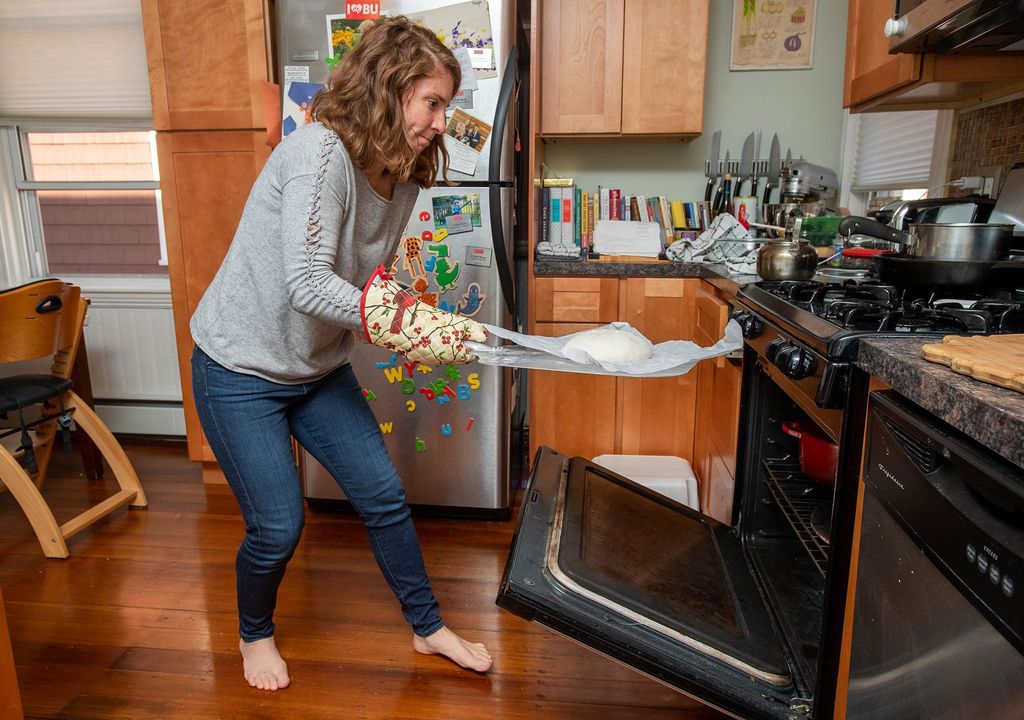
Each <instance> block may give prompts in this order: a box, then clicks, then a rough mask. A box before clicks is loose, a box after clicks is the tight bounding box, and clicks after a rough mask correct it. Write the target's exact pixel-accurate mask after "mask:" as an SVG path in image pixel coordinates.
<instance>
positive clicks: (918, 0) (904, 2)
mask: <svg viewBox="0 0 1024 720" xmlns="http://www.w3.org/2000/svg"><path fill="white" fill-rule="evenodd" d="M926 1H927V0H896V17H903V16H904V15H906V14H907V13H908V12H910V11H911V10H913V9H914V8H916V7H919V6H921V5H924V4H925V2H926Z"/></svg>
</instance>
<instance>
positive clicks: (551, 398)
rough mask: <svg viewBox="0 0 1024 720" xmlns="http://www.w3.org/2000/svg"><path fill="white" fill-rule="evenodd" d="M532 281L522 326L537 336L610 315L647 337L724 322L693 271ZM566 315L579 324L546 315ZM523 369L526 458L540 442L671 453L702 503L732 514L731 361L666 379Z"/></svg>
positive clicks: (697, 332)
mask: <svg viewBox="0 0 1024 720" xmlns="http://www.w3.org/2000/svg"><path fill="white" fill-rule="evenodd" d="M534 283H535V286H536V289H535V292H536V295H535V297H536V298H537V300H536V302H535V305H534V307H533V309H532V311H531V317H532V319H533V322H532V324H531V328H532V330H531V332H532V333H534V334H537V335H547V336H554V337H557V336H561V335H567V334H569V333H573V332H579V331H581V330H587V329H590V328H593V327H597V326H599V325H602V324H606V323H608V322H612V321H614V320H620V321H624V322H628V323H629V324H630V325H632V326H633V327H635V328H636V329H637V330H639V331H640V332H642V333H644V335H646V336H647V337H648V338H649V339H650V340H651V341H652V342H655V343H658V342H664V341H665V340H687V339H692V340H693V341H694V342H696V343H697V344H698V345H701V346H704V347H707V346H708V345H713V344H714V343H716V342H717V341H718V340H719V339H720V338H721V337H722V335H723V334H724V332H725V326H726V324H727V323H728V321H729V311H730V306H729V303H728V299H727V298H726V297H724V296H723V293H722V292H721V291H719V290H717V289H716V288H715V287H714V286H712V285H711V284H710V283H707V282H704V281H702V280H700V279H697V278H623V279H618V278H552V277H538V278H534ZM598 295H600V297H598ZM612 298H617V299H618V311H617V313H616V314H615V315H614V316H610V317H609V316H608V312H609V308H610V307H611V306H612V303H611V299H612ZM567 317H575V318H577V319H582V318H584V317H585V318H587V322H576V323H569V322H565V321H562V322H550V319H551V318H567ZM542 318H544V320H543V321H542ZM529 377H530V379H529V387H530V457H531V458H532V457H533V455H534V454H535V453H536V451H537V447H539V446H541V445H545V446H548V447H551V448H554V449H555V450H558V451H559V452H562V453H564V454H567V455H580V456H582V457H586V458H593V457H595V456H597V455H601V454H604V453H617V454H624V455H676V456H678V457H681V458H684V459H685V460H687V461H688V462H690V464H691V466H692V467H693V470H694V473H695V474H696V475H697V480H698V486H699V492H700V500H701V509H702V511H703V512H704V513H705V514H706V515H710V516H711V517H713V518H715V519H717V520H720V521H722V522H725V523H731V522H732V509H733V494H734V491H735V485H736V482H735V477H736V443H737V436H738V432H739V413H740V382H741V379H742V362H741V361H740V360H739V359H729V358H724V357H723V358H717V359H714V360H705V361H704V362H702V363H700V364H698V365H697V367H695V368H694V369H693V370H691V371H690V372H689V373H687V374H685V375H680V376H677V377H671V378H646V379H631V378H623V377H609V376H603V375H585V374H572V373H555V372H542V371H537V370H531V371H530V376H529Z"/></svg>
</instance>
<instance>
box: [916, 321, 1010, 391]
mask: <svg viewBox="0 0 1024 720" xmlns="http://www.w3.org/2000/svg"><path fill="white" fill-rule="evenodd" d="M921 354H922V355H923V356H924V359H925V360H928V361H930V362H934V363H941V364H943V365H949V367H951V368H952V369H953V371H954V372H958V373H960V374H961V375H969V376H971V377H972V378H974V379H976V380H981V381H983V382H987V383H991V384H993V385H999V386H1001V387H1005V388H1010V389H1011V390H1017V391H1018V392H1024V335H970V336H967V337H963V336H958V335H949V336H947V337H944V338H943V339H942V342H941V343H929V344H927V345H922V346H921Z"/></svg>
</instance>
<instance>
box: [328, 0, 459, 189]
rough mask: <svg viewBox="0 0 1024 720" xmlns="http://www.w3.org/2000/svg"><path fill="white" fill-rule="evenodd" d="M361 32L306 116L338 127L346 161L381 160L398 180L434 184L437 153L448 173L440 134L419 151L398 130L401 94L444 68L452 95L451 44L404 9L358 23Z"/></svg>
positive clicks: (455, 70)
mask: <svg viewBox="0 0 1024 720" xmlns="http://www.w3.org/2000/svg"><path fill="white" fill-rule="evenodd" d="M360 30H362V35H363V36H362V39H361V40H360V41H359V44H358V45H357V46H356V48H355V50H352V51H351V52H348V53H346V54H345V55H344V56H342V58H341V60H340V61H339V62H338V63H337V64H336V65H335V67H334V69H333V70H332V71H331V74H330V76H329V77H328V78H327V87H326V88H325V89H324V90H323V91H321V92H320V94H318V95H317V96H316V98H315V99H314V100H313V117H314V118H315V119H316V120H318V121H320V122H321V123H323V124H324V125H326V126H327V127H329V128H330V129H331V130H333V131H334V132H336V133H337V134H338V137H340V138H341V141H342V142H343V143H344V144H345V149H346V150H348V154H349V156H350V157H351V158H352V162H353V163H355V164H356V165H357V166H359V167H361V168H363V169H366V168H369V167H372V166H373V165H375V164H377V163H383V164H384V167H385V168H387V170H388V172H390V173H391V174H392V175H393V176H394V177H395V179H396V180H397V181H398V182H415V183H416V184H418V185H419V186H420V187H421V188H428V187H431V186H432V185H433V184H434V178H435V177H436V176H437V168H438V164H439V163H438V158H439V157H440V163H441V166H442V167H443V169H444V175H445V176H447V173H448V152H447V151H446V150H445V147H444V141H443V135H437V136H435V137H434V138H433V139H432V140H431V141H430V144H429V145H427V147H426V148H424V149H423V150H422V151H419V150H418V149H417V148H416V147H414V146H413V144H412V143H411V142H410V139H409V137H408V135H407V133H406V128H405V117H404V112H403V110H402V105H403V101H404V100H405V97H406V94H407V93H408V92H411V90H412V86H413V84H414V83H415V82H416V81H417V80H420V79H421V78H424V77H427V76H428V75H430V74H432V73H434V72H436V71H437V70H439V69H441V70H447V71H448V73H449V74H450V75H451V76H452V94H453V95H454V93H455V91H456V90H458V88H459V85H460V84H461V83H462V69H461V68H460V67H459V62H458V60H456V59H455V56H454V55H453V54H452V51H451V50H449V49H448V48H447V47H445V46H444V45H443V44H442V43H441V41H440V40H438V39H437V36H435V35H434V33H433V32H431V31H430V30H428V29H427V28H425V27H423V26H421V25H417V24H415V23H413V22H412V21H410V20H409V19H408V18H407V17H405V16H404V15H399V16H396V17H391V18H382V19H380V20H376V21H373V22H372V23H370V22H365V23H363V24H362V25H361V26H360Z"/></svg>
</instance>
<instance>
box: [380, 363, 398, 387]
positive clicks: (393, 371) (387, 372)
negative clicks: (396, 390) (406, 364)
mask: <svg viewBox="0 0 1024 720" xmlns="http://www.w3.org/2000/svg"><path fill="white" fill-rule="evenodd" d="M384 378H385V379H386V380H387V381H388V385H394V384H395V383H396V382H398V383H400V382H401V381H402V368H400V367H386V368H384Z"/></svg>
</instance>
